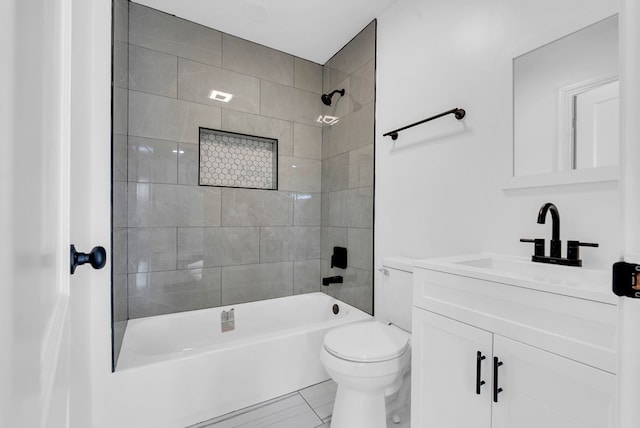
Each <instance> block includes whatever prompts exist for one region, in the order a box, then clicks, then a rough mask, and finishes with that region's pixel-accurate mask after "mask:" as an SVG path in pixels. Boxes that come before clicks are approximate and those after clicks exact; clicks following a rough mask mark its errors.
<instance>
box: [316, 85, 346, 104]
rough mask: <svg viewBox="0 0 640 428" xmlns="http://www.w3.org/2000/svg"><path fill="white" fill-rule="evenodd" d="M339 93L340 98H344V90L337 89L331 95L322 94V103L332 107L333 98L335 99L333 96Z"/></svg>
mask: <svg viewBox="0 0 640 428" xmlns="http://www.w3.org/2000/svg"><path fill="white" fill-rule="evenodd" d="M336 92H337V93H339V94H340V96H342V97H344V89H336V90H335V91H333V92H331V93H330V94H322V96H321V97H320V98H321V99H322V102H323V103H324V104H325V105H328V106H330V105H331V97H333V94H335V93H336Z"/></svg>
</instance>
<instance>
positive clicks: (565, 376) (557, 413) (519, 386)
mask: <svg viewBox="0 0 640 428" xmlns="http://www.w3.org/2000/svg"><path fill="white" fill-rule="evenodd" d="M493 352H494V355H495V356H496V357H497V358H499V359H500V361H501V362H502V363H503V364H502V366H500V367H499V369H498V387H499V388H502V392H501V393H500V394H498V402H497V403H493V407H492V408H493V428H515V427H517V428H540V427H544V428H610V427H613V424H612V416H613V410H614V409H613V404H614V400H613V397H614V390H615V376H614V375H612V374H610V373H607V372H604V371H602V370H598V369H595V368H593V367H589V366H587V365H584V364H581V363H577V362H575V361H572V360H569V359H567V358H564V357H560V356H558V355H555V354H552V353H550V352H546V351H543V350H541V349H538V348H534V347H532V346H529V345H525V344H523V343H520V342H516V341H514V340H511V339H507V338H504V337H501V336H498V335H495V336H494V341H493Z"/></svg>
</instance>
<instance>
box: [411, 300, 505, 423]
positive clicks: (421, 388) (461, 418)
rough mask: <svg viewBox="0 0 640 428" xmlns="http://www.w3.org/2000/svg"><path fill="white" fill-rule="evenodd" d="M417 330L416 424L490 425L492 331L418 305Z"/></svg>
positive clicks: (414, 371) (413, 403)
mask: <svg viewBox="0 0 640 428" xmlns="http://www.w3.org/2000/svg"><path fill="white" fill-rule="evenodd" d="M412 334H413V338H414V339H413V343H414V344H415V346H414V348H413V349H412V357H411V358H412V363H411V364H412V365H411V370H412V376H413V378H412V379H413V380H412V382H411V388H412V389H411V426H412V427H414V428H436V427H437V428H470V427H473V428H490V427H491V385H492V383H491V361H492V359H491V356H492V355H491V347H492V343H491V339H492V334H491V333H490V332H487V331H485V330H481V329H479V328H476V327H472V326H469V325H467V324H463V323H461V322H458V321H454V320H451V319H449V318H445V317H442V316H439V315H436V314H433V313H431V312H428V311H424V310H421V309H417V308H414V309H413V333H412ZM482 357H485V358H484V359H482ZM479 358H480V359H479ZM478 380H479V382H478ZM482 382H484V384H482ZM511 428H513V427H511Z"/></svg>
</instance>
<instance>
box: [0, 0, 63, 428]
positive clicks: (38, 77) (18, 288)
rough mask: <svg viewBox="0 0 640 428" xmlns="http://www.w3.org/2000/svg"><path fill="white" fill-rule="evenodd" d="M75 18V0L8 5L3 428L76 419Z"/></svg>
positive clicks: (0, 333)
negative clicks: (72, 373) (72, 304)
mask: <svg viewBox="0 0 640 428" xmlns="http://www.w3.org/2000/svg"><path fill="white" fill-rule="evenodd" d="M7 3H8V4H7ZM70 19H71V7H70V1H69V0H33V1H28V2H25V1H20V0H10V1H8V2H4V4H3V12H2V21H3V22H2V25H0V28H1V29H0V32H1V37H0V38H1V39H3V44H6V46H5V47H6V49H7V50H6V51H5V50H4V49H3V57H4V58H9V60H8V61H7V62H3V66H2V68H3V69H5V70H3V73H6V74H7V75H6V76H3V77H2V79H1V81H2V85H3V90H2V93H3V98H4V99H3V101H2V102H3V107H2V121H3V123H2V126H0V129H1V131H0V132H2V141H3V145H2V147H3V148H2V152H3V153H2V156H0V159H1V161H0V162H2V165H1V167H0V169H1V170H2V196H1V198H2V202H1V208H0V210H1V215H0V228H1V233H0V236H2V244H1V245H2V255H1V259H2V260H1V261H0V263H2V268H1V272H2V283H3V285H2V288H3V290H2V298H1V299H0V313H1V314H2V321H1V322H0V325H1V327H0V329H1V330H0V341H1V342H2V352H1V354H2V356H0V358H2V364H1V370H2V372H0V373H1V379H0V396H1V400H0V426H6V427H53V428H57V427H64V426H67V424H68V414H67V408H68V406H67V403H68V402H67V400H68V368H69V364H68V361H69V324H68V320H69V264H68V263H69V134H70V61H69V57H70V49H71V41H70V38H71V31H70ZM5 21H6V22H5ZM5 52H7V53H5Z"/></svg>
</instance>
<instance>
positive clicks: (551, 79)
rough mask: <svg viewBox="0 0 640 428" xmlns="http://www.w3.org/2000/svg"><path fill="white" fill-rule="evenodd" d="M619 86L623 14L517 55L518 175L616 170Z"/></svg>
mask: <svg viewBox="0 0 640 428" xmlns="http://www.w3.org/2000/svg"><path fill="white" fill-rule="evenodd" d="M618 88H619V86H618V16H617V15H614V16H611V17H609V18H607V19H604V20H602V21H599V22H597V23H595V24H593V25H590V26H588V27H586V28H583V29H581V30H579V31H577V32H575V33H572V34H569V35H567V36H565V37H563V38H561V39H558V40H555V41H553V42H551V43H548V44H546V45H544V46H542V47H540V48H538V49H535V50H532V51H530V52H527V53H525V54H524V55H521V56H518V57H517V58H515V59H514V60H513V109H514V115H513V130H514V146H513V154H514V156H513V163H514V164H513V175H514V177H515V178H518V177H526V176H534V175H535V176H540V175H541V174H555V175H558V173H567V172H574V173H575V172H579V173H580V174H574V175H580V176H585V175H592V176H594V177H595V176H602V174H601V171H600V174H598V171H596V170H602V169H605V170H608V171H610V170H613V169H617V168H615V167H616V166H617V164H618V150H619V149H618V146H619V115H618V109H619V102H618V91H619V90H618ZM585 172H586V173H587V174H585ZM616 173H617V172H616ZM586 181H595V180H586ZM548 184H552V183H548ZM558 184H561V183H558Z"/></svg>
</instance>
